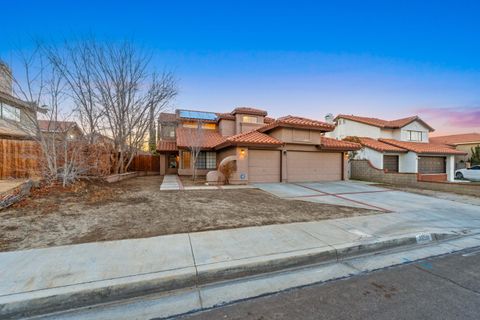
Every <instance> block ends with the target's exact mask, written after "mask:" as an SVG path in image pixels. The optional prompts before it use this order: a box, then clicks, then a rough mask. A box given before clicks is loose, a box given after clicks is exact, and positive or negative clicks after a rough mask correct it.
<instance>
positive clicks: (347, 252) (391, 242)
mask: <svg viewBox="0 0 480 320" xmlns="http://www.w3.org/2000/svg"><path fill="white" fill-rule="evenodd" d="M468 235H471V234H468ZM424 236H426V237H427V238H428V239H430V240H429V241H426V242H421V243H419V242H418V240H417V236H416V235H408V236H399V237H395V238H380V239H379V238H375V239H371V238H370V239H369V240H368V241H365V242H362V243H349V244H342V245H334V246H324V247H319V248H312V249H307V250H300V251H292V252H287V253H278V254H272V255H268V256H261V257H254V258H247V259H241V260H234V261H229V262H221V263H213V264H207V265H197V266H196V268H194V267H188V268H183V269H176V270H171V271H165V272H158V273H150V274H144V275H135V276H131V277H126V278H117V279H109V280H102V281H97V282H94V283H85V284H78V285H72V286H66V287H59V288H52V289H45V290H38V291H32V292H25V293H20V294H13V295H9V296H4V297H1V298H0V317H1V318H2V319H15V318H23V317H30V316H37V315H44V314H48V313H53V312H59V311H64V310H69V309H74V308H80V307H86V306H91V305H95V304H100V303H105V302H113V301H117V300H123V299H129V298H133V297H141V296H144V295H147V294H152V293H157V294H161V293H167V292H171V291H174V290H181V289H188V288H192V287H195V286H198V285H206V284H212V283H216V282H221V281H226V280H232V279H239V278H243V277H247V276H254V275H260V274H265V273H270V272H275V271H280V270H286V269H290V268H298V267H303V266H311V265H316V264H322V263H329V262H335V261H343V260H345V259H348V258H352V257H356V256H362V255H367V254H373V253H380V252H385V251H387V250H391V249H395V248H401V247H405V246H414V245H418V246H420V245H424V244H432V242H435V241H442V240H450V239H452V238H458V237H461V236H463V234H459V233H426V234H424Z"/></svg>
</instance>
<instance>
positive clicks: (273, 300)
mask: <svg viewBox="0 0 480 320" xmlns="http://www.w3.org/2000/svg"><path fill="white" fill-rule="evenodd" d="M178 319H182V320H184V319H189V320H207V319H209V320H210V319H251V320H267V319H275V320H279V319H389V320H392V319H436V320H438V319H475V320H477V319H480V248H477V249H475V250H470V251H466V252H462V253H457V254H452V255H448V256H443V257H437V258H432V259H428V260H424V261H420V262H416V263H412V264H406V265H402V266H398V267H392V268H388V269H383V270H379V271H376V272H372V273H369V274H364V275H360V276H355V277H352V278H348V279H344V280H338V281H333V282H328V283H324V284H318V285H312V286H308V287H304V288H300V289H294V290H289V291H286V292H281V293H277V294H274V295H269V296H265V297H260V298H256V299H252V300H247V301H242V302H238V303H235V304H232V305H228V306H224V307H219V308H216V309H212V310H208V311H204V312H200V313H197V314H190V315H186V316H183V317H180V318H178Z"/></svg>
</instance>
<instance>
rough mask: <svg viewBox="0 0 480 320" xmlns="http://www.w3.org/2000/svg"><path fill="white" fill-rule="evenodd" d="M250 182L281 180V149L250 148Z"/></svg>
mask: <svg viewBox="0 0 480 320" xmlns="http://www.w3.org/2000/svg"><path fill="white" fill-rule="evenodd" d="M248 182H250V183H252V182H280V151H272V150H248Z"/></svg>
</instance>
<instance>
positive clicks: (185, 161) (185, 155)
mask: <svg viewBox="0 0 480 320" xmlns="http://www.w3.org/2000/svg"><path fill="white" fill-rule="evenodd" d="M190 158H191V154H190V151H182V169H190Z"/></svg>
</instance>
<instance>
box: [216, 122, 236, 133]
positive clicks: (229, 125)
mask: <svg viewBox="0 0 480 320" xmlns="http://www.w3.org/2000/svg"><path fill="white" fill-rule="evenodd" d="M218 132H220V134H221V135H222V136H224V137H226V136H233V135H235V121H234V120H220V122H219V123H218Z"/></svg>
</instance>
